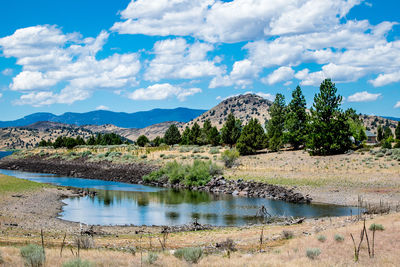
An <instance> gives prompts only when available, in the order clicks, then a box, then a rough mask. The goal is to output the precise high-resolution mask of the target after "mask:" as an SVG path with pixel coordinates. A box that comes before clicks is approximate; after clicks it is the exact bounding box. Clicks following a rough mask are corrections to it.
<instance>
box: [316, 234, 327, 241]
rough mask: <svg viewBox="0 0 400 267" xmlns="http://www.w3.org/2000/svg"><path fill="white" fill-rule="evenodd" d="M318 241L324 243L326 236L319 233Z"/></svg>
mask: <svg viewBox="0 0 400 267" xmlns="http://www.w3.org/2000/svg"><path fill="white" fill-rule="evenodd" d="M318 241H319V242H322V243H324V242H325V241H326V236H324V235H319V236H318Z"/></svg>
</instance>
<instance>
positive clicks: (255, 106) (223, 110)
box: [184, 94, 272, 129]
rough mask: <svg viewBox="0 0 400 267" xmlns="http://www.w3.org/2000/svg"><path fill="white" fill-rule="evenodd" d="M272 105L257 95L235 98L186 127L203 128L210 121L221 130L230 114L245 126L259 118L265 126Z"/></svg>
mask: <svg viewBox="0 0 400 267" xmlns="http://www.w3.org/2000/svg"><path fill="white" fill-rule="evenodd" d="M271 105H272V102H271V101H269V100H267V99H265V98H262V97H261V96H258V95H255V94H245V95H238V96H233V97H230V98H228V99H225V100H223V101H222V102H221V103H219V104H218V105H217V106H215V107H213V108H212V109H210V110H209V111H207V112H205V113H203V114H201V115H200V116H199V117H197V118H195V119H194V120H192V121H190V122H188V123H186V124H185V125H184V127H186V126H189V127H191V126H192V125H193V124H194V123H195V122H197V123H198V124H199V125H200V126H202V125H203V122H204V121H205V120H207V119H209V120H210V121H211V124H212V125H215V126H217V128H218V129H221V128H222V126H223V124H224V123H225V121H226V117H227V116H228V114H229V113H233V115H235V117H236V118H238V119H240V120H241V121H242V123H243V124H246V123H247V122H248V121H249V120H250V119H251V118H257V119H258V120H259V122H260V123H261V124H263V125H264V123H265V121H266V120H269V119H270V115H269V108H270V107H271Z"/></svg>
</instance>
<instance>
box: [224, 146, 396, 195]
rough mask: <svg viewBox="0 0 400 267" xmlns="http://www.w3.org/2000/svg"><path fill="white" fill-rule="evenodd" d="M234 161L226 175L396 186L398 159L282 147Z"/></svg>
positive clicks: (277, 181) (297, 183)
mask: <svg viewBox="0 0 400 267" xmlns="http://www.w3.org/2000/svg"><path fill="white" fill-rule="evenodd" d="M238 164H239V167H238V168H235V169H232V170H228V171H227V172H226V175H227V176H228V177H231V178H245V179H256V180H261V181H265V182H269V183H273V184H280V185H291V186H316V187H318V186H325V185H340V186H347V187H348V186H360V185H362V186H371V187H373V188H374V187H376V186H377V185H379V187H398V188H399V186H400V163H399V162H398V161H395V160H388V159H387V158H383V157H382V158H374V157H372V156H371V155H370V154H369V153H365V154H361V153H353V154H351V155H335V156H325V157H317V156H310V155H309V154H308V153H307V152H305V151H285V152H278V153H264V154H259V155H253V156H246V157H240V159H239V160H238Z"/></svg>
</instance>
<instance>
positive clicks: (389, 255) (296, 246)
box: [0, 214, 400, 266]
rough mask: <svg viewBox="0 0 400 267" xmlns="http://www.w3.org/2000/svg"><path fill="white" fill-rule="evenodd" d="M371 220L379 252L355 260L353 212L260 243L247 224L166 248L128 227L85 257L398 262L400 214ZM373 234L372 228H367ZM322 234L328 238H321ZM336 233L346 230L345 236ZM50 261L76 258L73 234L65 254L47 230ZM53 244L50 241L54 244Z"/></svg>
mask: <svg viewBox="0 0 400 267" xmlns="http://www.w3.org/2000/svg"><path fill="white" fill-rule="evenodd" d="M372 223H377V224H382V225H383V226H384V227H385V230H384V231H380V232H379V233H377V234H376V238H375V257H374V258H369V256H368V250H367V245H366V243H365V242H364V243H363V244H362V246H361V251H360V259H359V262H358V263H355V262H354V252H353V244H352V241H351V238H350V234H353V235H354V236H355V238H356V240H358V238H359V236H358V235H359V232H360V230H361V229H362V221H358V222H357V221H355V220H354V218H353V219H350V218H333V219H320V220H319V221H315V222H312V221H307V222H306V223H304V224H302V225H296V226H265V227H263V239H264V243H263V245H262V246H261V252H260V244H259V238H260V233H261V226H257V227H248V228H224V229H217V230H211V231H199V232H183V233H175V234H170V235H169V237H168V239H167V243H166V249H165V250H164V251H162V249H161V247H160V245H159V243H158V241H157V236H159V235H158V234H151V235H149V234H134V233H129V234H125V235H119V236H95V238H94V239H95V244H96V248H94V249H89V250H82V249H81V250H80V257H81V258H82V259H84V260H89V261H91V262H92V263H95V266H139V265H140V262H141V258H142V259H143V262H145V259H146V258H147V255H148V253H149V251H152V252H153V253H157V254H158V258H157V260H156V262H155V263H156V264H157V265H159V266H181V265H189V266H190V264H187V263H185V262H184V261H182V260H179V259H177V258H176V257H174V256H173V252H174V250H176V249H178V248H183V247H200V248H203V251H204V255H203V257H202V258H201V259H200V261H199V263H198V266H264V265H265V266H343V265H345V266H352V265H354V266H356V265H361V266H365V265H371V266H398V263H399V262H400V255H399V254H398V253H397V252H398V251H399V249H400V243H399V242H398V240H399V239H400V217H399V215H398V214H390V215H385V216H377V217H374V218H367V226H369V225H370V224H372ZM283 231H290V232H292V233H293V238H291V239H286V238H285V237H284V235H283ZM368 234H369V236H370V238H371V235H372V232H371V231H370V230H368ZM320 236H325V237H326V240H325V241H324V242H321V241H320V240H319V239H320V238H319V237H320ZM335 236H342V237H343V238H344V239H343V241H337V240H339V239H337V238H335ZM10 238H11V237H3V238H1V240H0V242H1V243H2V244H3V245H2V246H0V251H1V253H2V256H3V260H4V261H5V263H6V264H5V266H22V259H21V257H20V253H19V246H22V245H17V246H4V244H5V243H7V241H8V240H10ZM228 238H230V239H232V240H233V243H234V246H235V248H236V251H229V252H227V251H226V250H224V249H217V248H216V243H221V242H223V241H225V240H227V239H228ZM28 240H29V242H35V243H37V244H40V235H39V233H35V235H33V236H32V237H29V238H28V237H22V238H20V244H23V242H27V241H28ZM44 240H45V244H46V266H61V265H62V263H63V262H66V261H68V260H70V259H73V258H74V256H73V254H72V253H71V249H72V251H74V254H75V253H76V250H77V248H76V247H75V246H74V243H73V240H72V238H71V236H68V237H67V239H66V246H65V248H64V251H63V254H62V257H61V256H60V247H61V244H62V240H63V235H62V234H51V233H49V232H47V233H46V232H45V236H44ZM50 245H51V246H50ZM312 248H313V249H318V250H319V251H320V252H321V254H320V255H319V256H317V257H316V258H315V259H310V258H309V257H307V255H306V252H307V250H309V249H312Z"/></svg>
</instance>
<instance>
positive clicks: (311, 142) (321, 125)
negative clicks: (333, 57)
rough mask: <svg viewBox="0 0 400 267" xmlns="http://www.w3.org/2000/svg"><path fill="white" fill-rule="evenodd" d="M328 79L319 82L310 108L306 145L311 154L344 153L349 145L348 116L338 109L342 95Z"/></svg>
mask: <svg viewBox="0 0 400 267" xmlns="http://www.w3.org/2000/svg"><path fill="white" fill-rule="evenodd" d="M336 93H337V88H336V86H335V84H334V83H332V81H331V80H330V79H326V80H324V81H323V82H322V83H321V86H320V92H319V93H318V94H316V95H315V97H314V104H313V107H312V108H311V121H310V130H309V134H308V138H307V147H308V148H309V149H310V153H311V154H312V155H330V154H338V153H344V152H345V151H347V150H348V149H349V148H350V147H351V140H350V137H351V135H352V134H351V131H350V125H349V123H348V117H347V116H346V114H345V113H344V112H342V110H341V109H340V105H341V102H342V96H340V95H336Z"/></svg>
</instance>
